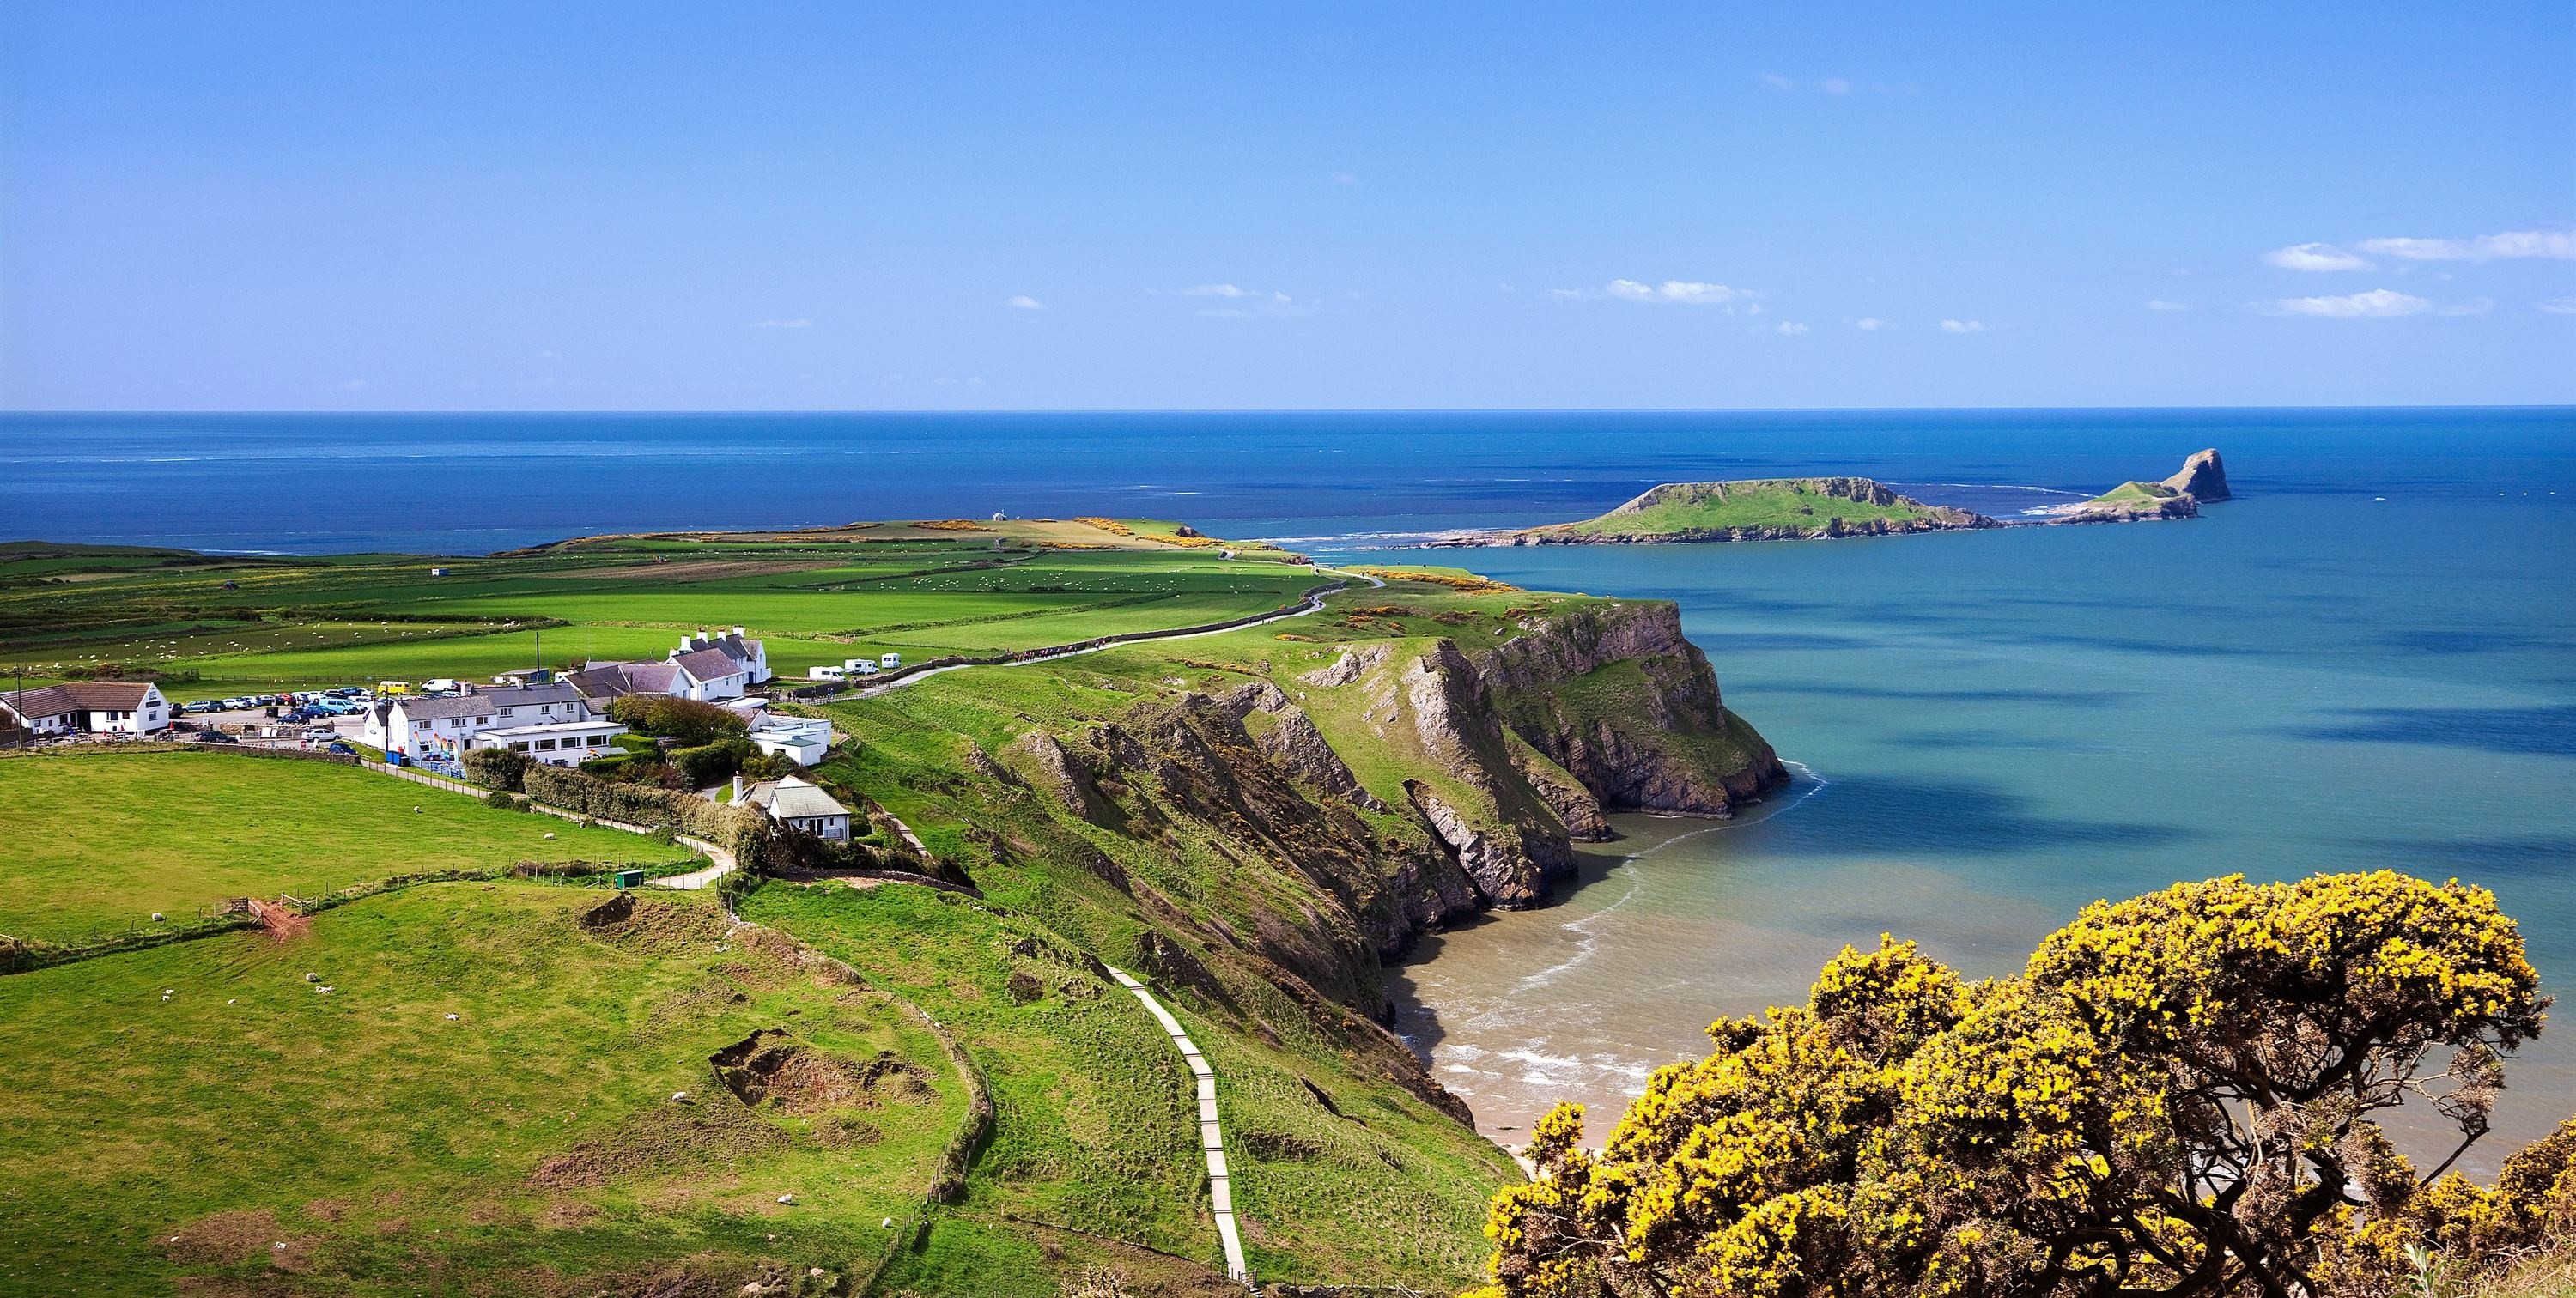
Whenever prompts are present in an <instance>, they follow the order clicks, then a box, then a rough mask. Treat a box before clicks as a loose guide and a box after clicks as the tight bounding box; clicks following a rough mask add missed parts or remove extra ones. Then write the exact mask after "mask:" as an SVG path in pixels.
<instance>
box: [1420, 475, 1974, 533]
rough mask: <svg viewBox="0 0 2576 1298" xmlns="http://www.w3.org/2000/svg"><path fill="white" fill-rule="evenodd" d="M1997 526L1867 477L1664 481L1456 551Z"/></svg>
mask: <svg viewBox="0 0 2576 1298" xmlns="http://www.w3.org/2000/svg"><path fill="white" fill-rule="evenodd" d="M1998 526H2001V524H1999V523H1997V522H1995V520H1993V519H1991V518H1987V517H1986V516H1984V515H1982V514H1976V513H1971V512H1969V511H1967V510H1964V509H1951V508H1949V507H1947V506H1943V505H1927V504H1924V503H1923V502H1922V501H1919V500H1915V499H1913V498H1912V497H1909V496H1900V495H1898V494H1896V493H1895V492H1893V491H1890V490H1888V489H1887V488H1886V487H1884V486H1882V485H1880V484H1879V483H1876V482H1873V481H1871V480H1869V479H1867V478H1761V479H1752V480H1748V481H1741V482H1667V483H1665V484H1663V485H1662V486H1659V487H1655V488H1653V489H1651V490H1648V491H1647V492H1645V493H1644V494H1642V495H1639V496H1638V497H1637V498H1636V499H1634V500H1631V501H1629V502H1628V503H1626V504H1624V505H1621V506H1619V507H1618V508H1617V509H1614V510H1611V511H1610V512H1609V513H1606V514H1602V515H1600V516H1599V517H1596V518H1587V519H1584V520H1582V521H1580V522H1574V523H1552V524H1549V525H1547V526H1545V527H1533V528H1527V529H1524V530H1522V531H1518V532H1504V533H1499V534H1494V535H1490V536H1478V537H1472V538H1461V539H1459V540H1457V541H1455V542H1453V544H1461V545H1567V544H1582V543H1586V542H1606V543H1614V544H1615V543H1625V544H1640V543H1651V542H1659V541H1769V540H1790V539H1798V538H1805V537H1826V536H1876V535H1887V534H1892V533H1898V532H1934V531H1947V530H1953V529H1960V528H1978V527H1998Z"/></svg>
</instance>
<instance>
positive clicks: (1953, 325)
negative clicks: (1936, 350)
mask: <svg viewBox="0 0 2576 1298" xmlns="http://www.w3.org/2000/svg"><path fill="white" fill-rule="evenodd" d="M1985 331H1986V322H1985V321H1983V320H1944V321H1942V322H1941V332H1943V333H1945V334H1978V333H1984V332H1985Z"/></svg>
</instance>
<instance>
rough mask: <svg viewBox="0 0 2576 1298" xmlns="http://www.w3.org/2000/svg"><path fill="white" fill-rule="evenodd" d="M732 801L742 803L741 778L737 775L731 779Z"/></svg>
mask: <svg viewBox="0 0 2576 1298" xmlns="http://www.w3.org/2000/svg"><path fill="white" fill-rule="evenodd" d="M733 800H734V801H736V802H740V801H742V776H741V775H740V774H739V773H737V774H735V776H734V777H733Z"/></svg>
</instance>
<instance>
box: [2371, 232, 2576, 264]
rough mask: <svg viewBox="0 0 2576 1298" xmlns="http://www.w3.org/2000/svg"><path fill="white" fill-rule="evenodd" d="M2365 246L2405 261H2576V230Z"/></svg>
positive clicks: (2381, 242)
mask: <svg viewBox="0 0 2576 1298" xmlns="http://www.w3.org/2000/svg"><path fill="white" fill-rule="evenodd" d="M2361 246H2362V247H2363V248H2364V249H2366V250H2368V251H2370V252H2375V253H2378V254H2379V255H2380V256H2383V257H2395V258H2398V259H2400V260H2403V261H2500V260H2505V259H2509V258H2521V257H2539V258H2544V259H2546V260H2550V261H2576V230H2510V231H2507V232H2505V233H2503V234H2482V235H2479V236H2478V237H2476V238H2474V239H2364V240H2362V241H2361Z"/></svg>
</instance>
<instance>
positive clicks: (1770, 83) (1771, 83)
mask: <svg viewBox="0 0 2576 1298" xmlns="http://www.w3.org/2000/svg"><path fill="white" fill-rule="evenodd" d="M1754 80H1756V81H1759V82H1761V83H1762V85H1763V88H1764V89H1768V90H1795V89H1797V88H1798V83H1797V82H1795V81H1791V80H1790V79H1788V78H1787V77H1784V76H1781V75H1780V74H1779V73H1777V72H1765V73H1763V74H1761V75H1760V76H1757V77H1755V78H1754Z"/></svg>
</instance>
